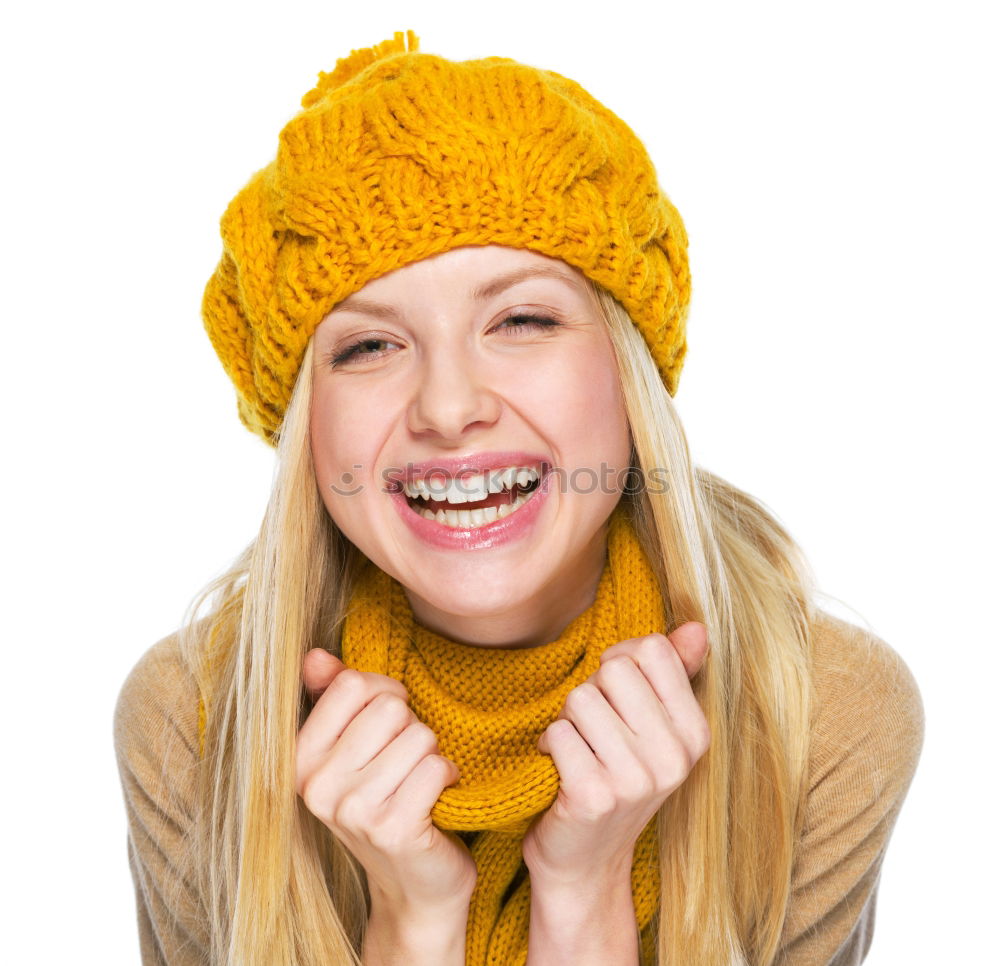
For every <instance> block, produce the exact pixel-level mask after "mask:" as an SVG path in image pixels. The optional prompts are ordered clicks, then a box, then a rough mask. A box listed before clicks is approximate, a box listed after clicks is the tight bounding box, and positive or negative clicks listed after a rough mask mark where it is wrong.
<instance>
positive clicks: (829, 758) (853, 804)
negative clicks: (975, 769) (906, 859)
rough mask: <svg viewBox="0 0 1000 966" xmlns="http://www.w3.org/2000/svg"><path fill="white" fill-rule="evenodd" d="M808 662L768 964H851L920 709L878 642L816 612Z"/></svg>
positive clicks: (911, 760) (913, 752) (869, 922)
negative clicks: (804, 749) (803, 742)
mask: <svg viewBox="0 0 1000 966" xmlns="http://www.w3.org/2000/svg"><path fill="white" fill-rule="evenodd" d="M813 662H814V663H813V682H814V708H813V715H812V720H813V730H812V740H811V751H810V775H809V797H808V804H807V807H806V818H805V827H804V829H803V831H802V837H801V839H800V843H799V850H798V854H797V856H796V859H795V862H794V866H793V869H792V895H791V900H790V903H789V907H788V911H787V914H786V918H785V925H784V929H783V933H782V938H781V945H780V947H779V954H778V956H777V957H776V959H775V961H774V962H775V966H855V964H860V963H862V962H863V961H864V959H865V957H866V956H867V954H868V950H869V947H870V946H871V941H872V934H873V930H874V926H875V903H876V896H877V892H878V884H879V875H880V872H881V868H882V860H883V858H884V857H885V852H886V848H887V846H888V843H889V837H890V835H891V833H892V829H893V826H894V825H895V822H896V818H897V816H898V815H899V811H900V808H901V807H902V805H903V800H904V798H905V797H906V793H907V790H908V789H909V786H910V782H911V780H912V778H913V774H914V772H915V770H916V767H917V761H918V759H919V757H920V751H921V748H922V745H923V736H924V710H923V703H922V700H921V696H920V691H919V689H918V687H917V684H916V681H915V680H914V678H913V675H912V673H911V672H910V669H909V668H908V667H907V666H906V664H905V663H904V661H903V659H902V658H901V657H900V656H899V655H898V654H897V653H896V652H895V651H894V650H893V649H892V648H891V647H889V645H888V644H886V643H885V641H883V640H881V639H880V638H878V637H876V636H874V635H873V634H871V633H869V632H867V631H865V630H863V629H861V628H859V627H855V626H854V625H852V624H849V623H847V622H845V621H842V620H839V619H838V618H835V617H833V616H832V615H830V614H826V613H823V612H820V616H819V619H818V620H817V622H816V624H815V625H814V628H813ZM890 958H891V957H890Z"/></svg>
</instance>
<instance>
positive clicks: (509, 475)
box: [116, 34, 923, 966]
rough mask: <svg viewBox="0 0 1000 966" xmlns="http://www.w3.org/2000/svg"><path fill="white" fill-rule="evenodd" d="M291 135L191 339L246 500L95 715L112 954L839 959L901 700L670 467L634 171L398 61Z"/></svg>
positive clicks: (731, 501) (652, 186)
mask: <svg viewBox="0 0 1000 966" xmlns="http://www.w3.org/2000/svg"><path fill="white" fill-rule="evenodd" d="M302 104H303V110H302V111H301V112H300V113H299V114H298V115H296V117H295V118H293V119H292V121H290V122H289V124H288V125H287V126H286V128H285V129H284V131H283V132H282V135H281V139H280V143H279V150H278V154H277V157H276V159H275V160H274V161H273V162H272V163H271V164H270V165H268V167H266V168H265V169H263V170H262V171H261V172H258V174H256V175H255V176H254V177H253V178H252V179H251V180H250V182H249V183H248V184H247V185H246V186H245V187H244V189H243V190H242V191H241V192H240V193H239V194H238V195H237V196H236V198H234V199H233V201H232V203H231V204H230V206H229V208H228V209H227V211H226V214H225V216H224V217H223V220H222V235H223V242H224V246H223V254H222V258H221V260H220V262H219V265H218V268H217V270H216V272H215V273H214V275H213V276H212V278H211V279H210V281H209V283H208V285H207V287H206V290H205V299H204V306H203V313H204V319H205V325H206V329H207V331H208V334H209V337H210V339H211V341H212V345H213V346H214V348H215V350H216V352H217V353H218V355H219V358H220V360H221V361H222V363H223V365H224V367H225V369H226V371H227V372H228V373H229V375H230V376H231V377H232V379H233V382H234V384H235V386H236V389H237V401H238V412H239V416H240V419H241V421H242V422H243V423H244V425H245V426H247V427H248V428H249V429H250V430H252V431H253V432H255V433H257V434H258V435H260V436H261V437H262V438H263V439H265V440H266V441H267V442H268V443H269V444H270V445H272V446H275V447H276V449H277V460H278V463H277V473H276V475H275V480H274V486H273V492H272V494H271V499H270V501H269V504H268V507H267V511H266V514H265V518H264V521H263V523H262V525H261V529H260V533H259V535H258V537H257V538H256V539H255V540H254V541H253V543H251V545H250V546H249V547H247V548H246V550H245V551H244V552H243V553H242V554H241V555H240V556H239V558H238V559H237V560H236V562H235V563H234V565H233V566H232V568H231V569H230V570H229V572H228V573H226V574H225V575H224V576H223V577H222V578H220V579H219V580H218V581H216V582H214V583H213V584H212V585H210V586H209V587H208V588H206V589H205V590H204V591H203V592H202V593H201V594H200V595H199V596H198V598H197V599H196V600H195V601H194V602H193V604H192V608H191V617H190V619H189V620H187V621H186V622H185V625H184V626H183V627H182V628H181V629H180V631H179V632H178V633H176V634H173V635H170V636H169V637H168V638H165V639H164V640H162V641H160V642H158V643H157V644H155V645H154V646H153V647H152V648H151V649H150V650H149V651H148V652H147V654H146V655H145V656H144V657H143V659H142V660H141V661H140V662H139V664H138V665H137V666H136V668H135V669H134V670H133V672H132V674H131V675H130V676H129V678H128V680H127V681H126V683H125V685H124V687H123V689H122V692H121V696H120V698H119V702H118V708H117V712H116V744H117V750H118V757H119V765H120V768H121V774H122V782H123V788H124V791H125V799H126V805H127V808H128V815H129V846H130V851H129V856H130V861H131V864H132V869H133V874H134V876H135V880H136V888H137V899H138V912H139V926H140V936H141V941H142V949H143V959H144V962H145V963H146V964H152V963H171V964H196V963H198V964H201V963H206V962H211V963H217V964H226V966H273V964H285V966H292V964H295V966H320V964H324V966H328V964H348V963H363V964H365V966H375V964H379V966H384V964H407V966H420V964H425V963H426V964H433V966H448V964H455V966H457V964H460V963H463V962H464V963H466V964H475V966H485V964H496V966H509V964H519V963H521V964H523V963H529V964H531V966H543V964H544V966H553V964H559V963H567V964H570V963H571V964H573V966H587V964H602V966H603V964H607V963H615V964H638V963H640V962H641V963H647V964H654V963H655V964H660V966H667V964H670V966H687V964H691V963H697V964H700V966H766V964H776V966H777V964H781V966H814V964H826V963H830V964H847V963H857V962H860V961H861V960H862V959H863V958H864V956H865V954H866V952H867V949H868V946H869V943H870V941H871V935H872V928H873V922H874V908H875V897H876V891H877V885H878V876H879V870H880V867H881V862H882V858H883V856H884V853H885V848H886V846H887V843H888V840H889V836H890V834H891V831H892V828H893V825H894V823H895V820H896V817H897V815H898V813H899V809H900V807H901V806H902V803H903V800H904V797H905V795H906V792H907V789H908V787H909V784H910V780H911V778H912V776H913V772H914V769H915V767H916V764H917V760H918V757H919V754H920V748H921V742H922V735H923V710H922V705H921V700H920V694H919V690H918V689H917V686H916V684H915V682H914V681H913V678H912V676H911V675H910V673H909V670H908V669H907V667H906V665H905V664H904V663H903V662H902V660H901V659H900V658H899V656H898V655H897V654H896V653H895V651H893V650H892V649H891V648H890V647H889V646H888V645H887V644H886V643H885V642H883V641H881V640H880V639H878V638H875V637H873V636H872V635H870V634H867V633H865V632H863V631H861V630H860V629H859V628H855V627H853V626H851V625H848V624H846V623H844V622H842V621H839V620H837V619H835V618H834V617H832V616H831V615H829V614H825V613H824V612H823V611H821V610H819V609H818V607H817V606H816V605H815V603H814V600H813V597H814V594H815V588H814V586H813V582H812V579H811V576H810V573H809V569H808V566H807V564H806V562H805V559H804V557H803V555H802V553H801V551H800V550H799V548H798V547H797V546H796V544H795V543H794V542H793V540H792V539H791V537H790V536H789V534H788V533H787V532H786V531H785V530H784V529H783V528H782V526H781V525H780V524H779V523H778V521H777V520H776V519H775V518H774V517H773V516H772V515H771V514H769V513H768V512H767V511H766V510H765V508H764V507H763V506H762V505H761V503H759V502H758V501H757V500H755V499H754V498H753V497H751V496H750V495H748V494H746V493H744V492H743V491H741V490H740V489H738V488H737V487H735V486H733V485H731V484H729V483H727V482H726V481H724V480H722V479H720V478H719V477H718V476H716V475H714V474H712V473H711V472H709V471H708V470H705V469H703V468H701V467H696V466H694V465H692V463H691V460H690V455H689V453H688V449H687V445H686V441H685V436H684V431H683V428H682V427H681V424H680V421H679V419H678V416H677V413H676V411H675V409H674V407H673V404H672V400H671V397H672V396H673V395H674V393H676V391H677V387H678V380H679V375H680V371H681V367H682V364H683V360H684V356H685V353H686V339H685V326H686V320H687V314H688V303H689V299H690V276H689V273H688V260H687V235H686V232H685V229H684V225H683V222H682V221H681V218H680V215H679V214H678V212H677V210H676V209H675V208H674V206H673V204H672V203H671V202H670V200H669V199H668V198H667V196H666V195H665V194H664V193H663V191H662V190H661V189H660V187H659V184H658V181H657V177H656V173H655V171H654V169H653V166H652V163H651V162H650V160H649V158H648V157H647V155H646V153H645V150H644V149H643V147H642V145H641V144H640V143H639V141H638V140H637V139H636V137H635V135H634V134H633V133H632V132H631V131H630V130H629V129H628V128H627V127H626V126H625V125H624V124H623V123H622V122H621V121H620V120H619V119H618V118H617V117H616V116H615V115H614V114H612V113H611V112H610V111H608V110H607V108H605V107H603V106H602V105H601V104H599V103H598V102H596V101H595V100H594V99H593V98H591V97H590V95H588V94H587V93H586V91H584V90H583V89H582V88H581V87H580V86H579V85H577V84H575V83H574V82H572V81H570V80H567V79H566V78H564V77H561V76H560V75H558V74H554V73H550V72H547V71H542V70H538V69H536V68H531V67H526V66H523V65H521V64H517V63H515V62H513V61H510V60H506V59H504V58H498V57H493V58H487V59H484V60H479V61H468V62H452V61H448V60H445V59H443V58H440V57H435V56H431V55H427V54H422V53H418V52H417V51H416V38H415V37H414V36H413V35H412V34H408V35H407V36H406V37H404V36H403V35H402V34H397V35H396V36H395V38H394V39H392V40H389V41H386V42H384V43H382V44H379V45H378V46H376V47H374V48H371V49H369V50H361V51H355V52H354V53H352V54H351V56H350V57H347V58H345V59H343V60H341V61H338V63H337V66H336V68H335V69H334V70H333V72H332V73H330V74H321V75H320V79H319V83H318V85H317V86H316V88H315V89H313V90H312V91H310V92H309V93H307V94H306V96H305V97H304V98H303V102H302ZM511 145H515V146H516V147H517V148H518V150H511V149H510V147H511ZM206 601H211V604H212V606H211V607H210V608H209V611H208V613H207V614H206V615H205V616H202V617H200V618H197V619H196V618H195V615H196V614H198V613H199V612H200V611H201V609H202V604H204V603H205V602H206Z"/></svg>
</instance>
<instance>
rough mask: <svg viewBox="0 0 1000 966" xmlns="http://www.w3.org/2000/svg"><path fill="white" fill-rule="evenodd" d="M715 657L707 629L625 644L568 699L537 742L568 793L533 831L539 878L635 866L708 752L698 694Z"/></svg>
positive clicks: (530, 847) (577, 878)
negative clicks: (655, 821) (655, 823)
mask: <svg viewBox="0 0 1000 966" xmlns="http://www.w3.org/2000/svg"><path fill="white" fill-rule="evenodd" d="M707 651H708V640H707V636H706V633H705V627H704V625H703V624H699V623H696V622H689V623H687V624H683V625H682V626H680V627H678V628H677V629H676V630H675V631H674V632H673V633H672V634H671V635H670V636H669V637H666V636H664V635H663V634H649V635H647V636H646V637H640V638H634V639H632V640H627V641H622V642H620V643H618V644H615V645H614V646H613V647H610V648H608V650H606V651H605V652H604V653H603V654H602V655H601V666H600V668H599V669H598V670H597V671H596V672H595V673H594V674H592V675H591V676H590V677H589V678H588V679H587V680H586V681H585V682H584V683H583V684H581V685H579V686H578V687H576V688H574V689H573V690H572V691H571V692H570V693H569V695H568V696H567V698H566V702H565V705H564V707H563V710H562V712H561V713H560V715H559V717H558V718H557V719H556V720H555V721H554V722H552V724H551V725H549V727H548V728H547V729H546V730H545V731H544V733H543V734H542V736H541V738H540V739H539V742H538V747H539V749H540V750H541V751H543V752H545V753H546V754H549V755H551V756H552V760H553V761H554V763H555V765H556V768H557V769H558V771H559V779H560V783H559V794H558V796H557V798H556V800H555V802H553V804H552V806H551V807H550V808H549V809H548V811H546V812H545V813H544V814H543V815H541V816H540V817H539V818H538V819H537V820H536V822H535V824H534V825H533V826H532V827H531V829H529V831H528V833H527V835H526V836H525V839H524V859H525V863H526V864H527V866H528V869H529V870H530V871H531V875H532V879H533V881H534V880H536V879H538V880H546V881H551V882H559V883H562V884H574V883H583V882H586V881H588V879H589V880H592V878H593V876H594V873H595V870H602V871H603V870H617V871H618V872H620V873H621V874H626V873H627V870H628V869H630V868H631V863H632V852H633V849H634V847H635V843H636V840H637V839H638V837H639V835H640V833H641V832H642V830H643V828H645V826H646V824H647V823H648V822H649V820H650V819H651V818H652V817H653V815H654V814H655V813H656V811H657V809H658V808H659V807H660V805H662V804H663V802H664V801H665V800H666V798H667V797H668V796H669V795H670V794H671V793H672V792H673V791H674V790H675V789H676V788H677V787H678V786H679V785H680V784H681V783H682V782H683V781H684V780H685V778H687V776H688V774H689V773H690V771H691V769H692V768H693V767H694V765H695V763H696V762H697V761H698V759H699V758H701V756H702V755H703V754H704V753H705V752H706V751H707V750H708V746H709V730H708V723H707V722H706V720H705V716H704V714H703V713H702V710H701V707H700V706H699V704H698V702H697V700H696V699H695V696H694V693H693V692H692V690H691V684H690V681H689V678H690V677H691V676H693V675H694V674H696V673H697V671H698V670H699V668H700V667H701V665H702V663H703V661H704V659H705V655H706V653H707Z"/></svg>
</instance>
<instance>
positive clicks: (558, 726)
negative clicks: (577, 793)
mask: <svg viewBox="0 0 1000 966" xmlns="http://www.w3.org/2000/svg"><path fill="white" fill-rule="evenodd" d="M538 749H539V751H541V752H542V753H543V754H546V755H549V756H550V757H551V758H552V762H553V764H554V765H555V766H556V771H558V772H559V781H560V784H561V785H562V786H563V787H564V789H570V790H571V789H575V788H581V787H586V786H587V785H588V784H593V783H596V781H597V779H598V777H599V772H600V765H599V764H598V762H597V759H596V758H595V757H594V752H593V749H591V747H590V745H589V744H587V742H586V741H584V739H583V737H582V736H581V735H580V733H579V732H578V731H577V730H576V727H575V725H574V724H573V723H572V722H571V721H568V720H567V719H565V718H557V719H556V720H555V721H553V722H552V724H550V725H549V726H548V727H547V728H546V729H545V731H543V732H542V736H541V738H539V739H538Z"/></svg>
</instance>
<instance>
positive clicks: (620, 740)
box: [563, 681, 635, 772]
mask: <svg viewBox="0 0 1000 966" xmlns="http://www.w3.org/2000/svg"><path fill="white" fill-rule="evenodd" d="M563 712H564V715H565V718H566V720H567V721H569V722H570V723H571V724H572V725H573V727H574V728H575V729H576V731H577V732H578V733H579V735H580V737H581V738H582V739H583V740H584V741H585V742H586V743H587V745H588V746H589V747H590V749H591V751H592V752H593V755H594V757H595V758H596V759H597V760H598V761H599V762H600V763H601V765H603V766H604V768H606V769H607V770H608V771H609V772H614V771H615V766H616V765H620V764H621V763H622V762H623V761H629V760H631V759H632V758H633V752H632V748H631V745H630V741H629V739H630V738H634V737H635V736H634V735H633V734H632V732H631V731H630V729H629V728H628V726H627V725H626V724H625V722H624V721H622V719H621V718H620V717H619V716H618V713H617V712H616V711H615V709H614V708H612V707H611V705H610V704H609V703H608V700H607V698H605V697H604V695H603V694H602V693H601V690H600V689H599V688H598V687H597V686H596V685H595V684H594V683H593V682H591V681H585V682H584V683H583V684H581V685H579V686H577V687H575V688H573V690H572V691H570V693H569V694H568V695H567V696H566V703H565V705H564V706H563Z"/></svg>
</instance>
